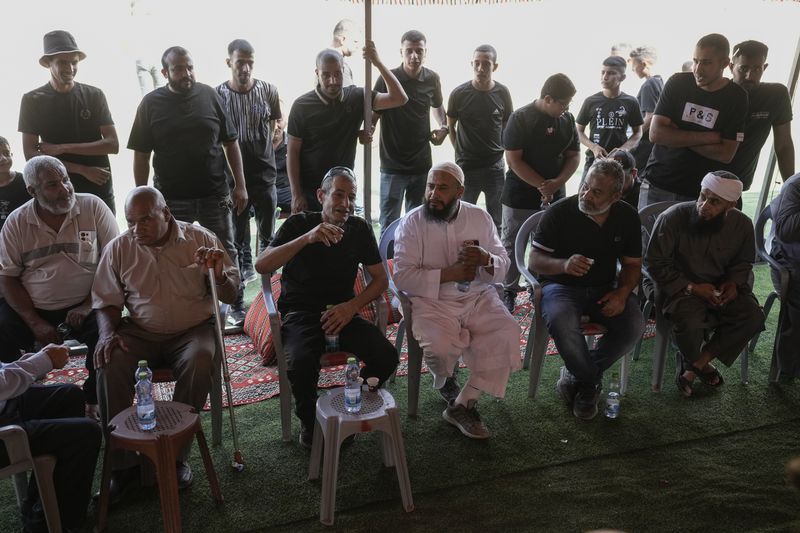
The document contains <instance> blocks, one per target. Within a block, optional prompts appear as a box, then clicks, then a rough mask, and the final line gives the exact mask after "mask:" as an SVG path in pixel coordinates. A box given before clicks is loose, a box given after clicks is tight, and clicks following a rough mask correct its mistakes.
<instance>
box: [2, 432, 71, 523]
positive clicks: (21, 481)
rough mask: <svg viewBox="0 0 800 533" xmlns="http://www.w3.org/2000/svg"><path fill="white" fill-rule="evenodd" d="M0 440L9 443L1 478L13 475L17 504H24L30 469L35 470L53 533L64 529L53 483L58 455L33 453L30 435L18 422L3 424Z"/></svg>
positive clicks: (43, 505)
mask: <svg viewBox="0 0 800 533" xmlns="http://www.w3.org/2000/svg"><path fill="white" fill-rule="evenodd" d="M0 440H2V441H3V443H4V444H5V446H6V452H7V453H8V459H9V465H8V466H6V467H3V468H0V479H5V478H8V477H12V476H13V477H14V489H15V491H16V494H17V505H19V506H21V505H22V500H23V498H24V495H25V493H26V492H27V490H28V479H27V472H28V470H33V475H34V476H35V477H36V486H37V487H38V489H39V498H40V499H41V502H42V508H43V509H44V516H45V519H46V520H47V527H48V529H49V530H50V533H61V517H60V515H59V514H58V500H57V498H56V489H55V486H54V485H53V469H54V468H55V466H56V458H55V457H53V456H52V455H39V456H36V457H33V456H32V455H31V450H30V447H29V446H28V435H27V434H26V433H25V430H24V429H22V428H21V427H20V426H17V425H8V426H3V427H0Z"/></svg>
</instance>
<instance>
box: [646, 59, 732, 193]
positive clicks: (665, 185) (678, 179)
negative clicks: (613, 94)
mask: <svg viewBox="0 0 800 533" xmlns="http://www.w3.org/2000/svg"><path fill="white" fill-rule="evenodd" d="M655 114H656V115H661V116H664V117H667V118H669V119H670V120H671V121H672V123H673V124H674V125H676V126H677V127H678V128H680V129H681V130H685V131H703V132H705V131H717V132H719V133H720V135H721V136H722V138H723V139H728V140H733V141H738V142H741V141H742V140H743V138H744V126H745V118H746V116H747V93H746V92H745V90H744V89H742V88H741V87H739V86H738V85H736V84H735V83H733V82H732V81H731V82H729V83H728V84H727V85H725V86H724V87H722V88H721V89H717V90H716V91H713V92H709V91H705V90H703V89H701V88H700V87H698V86H697V83H695V79H694V75H693V74H692V73H691V72H679V73H677V74H673V75H672V77H670V79H669V80H668V81H667V83H666V85H664V91H663V92H662V93H661V98H660V99H659V100H658V105H657V106H656V111H655ZM720 168H723V164H722V163H720V162H719V161H714V160H713V159H708V158H706V157H703V156H702V155H700V154H698V153H697V152H694V151H692V150H690V149H689V148H674V147H669V146H665V145H663V144H655V145H653V151H652V152H651V153H650V159H649V160H648V161H647V168H645V170H644V172H643V173H642V174H643V175H642V177H643V178H644V179H646V180H647V181H649V182H650V183H652V184H653V185H655V186H656V187H658V188H660V189H664V190H666V191H669V192H673V193H676V194H680V195H683V196H690V197H697V195H698V194H700V182H701V181H702V179H703V176H705V175H706V174H707V173H709V172H712V171H714V170H719V169H720Z"/></svg>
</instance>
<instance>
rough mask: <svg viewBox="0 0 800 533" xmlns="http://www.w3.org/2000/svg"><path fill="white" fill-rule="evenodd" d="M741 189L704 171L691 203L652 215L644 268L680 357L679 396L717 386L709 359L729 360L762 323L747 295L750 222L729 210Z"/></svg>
mask: <svg viewBox="0 0 800 533" xmlns="http://www.w3.org/2000/svg"><path fill="white" fill-rule="evenodd" d="M741 194H742V182H741V181H740V180H739V178H737V177H736V176H735V175H734V174H731V173H730V172H727V171H724V170H718V171H714V172H709V173H708V174H706V175H705V177H704V178H703V180H702V182H701V190H700V196H699V198H698V199H697V202H684V203H680V204H677V205H674V206H673V207H671V208H669V209H668V210H667V211H665V212H664V213H662V214H661V216H659V217H658V220H656V224H655V227H654V229H653V233H652V237H651V239H650V244H649V246H648V247H647V264H648V272H649V274H650V276H651V277H652V278H653V280H654V281H655V283H656V287H657V289H658V290H659V291H660V292H661V295H662V297H663V298H664V303H663V311H664V314H665V316H666V317H667V318H669V319H670V320H671V321H672V332H673V335H674V336H675V343H676V344H677V345H678V349H679V350H680V352H681V354H682V356H683V360H682V365H681V368H680V369H679V370H678V373H677V375H676V385H677V386H678V390H679V391H680V392H681V393H682V394H683V395H684V396H691V395H692V394H693V393H694V391H695V383H696V382H698V381H699V382H701V383H703V384H704V385H706V386H709V387H718V386H720V385H722V383H723V378H722V374H720V372H719V370H718V369H717V368H715V367H714V366H713V365H712V364H711V363H712V361H713V360H714V359H717V360H719V361H720V362H722V363H723V364H724V365H725V366H731V365H732V364H733V362H734V361H735V360H736V358H737V357H738V355H739V353H740V352H741V351H742V349H743V348H744V347H745V345H746V344H747V343H748V342H749V341H750V338H751V337H752V336H753V335H755V334H756V333H757V332H759V331H762V330H763V329H764V313H763V311H762V310H761V307H760V306H759V305H758V302H757V301H756V299H755V297H754V296H753V293H752V290H753V262H754V261H755V235H754V231H753V222H752V221H751V220H750V218H748V217H747V215H745V214H744V213H742V212H741V211H739V210H738V209H736V202H737V201H738V200H739V198H740V197H741ZM707 334H710V335H707ZM706 337H708V340H705V339H706Z"/></svg>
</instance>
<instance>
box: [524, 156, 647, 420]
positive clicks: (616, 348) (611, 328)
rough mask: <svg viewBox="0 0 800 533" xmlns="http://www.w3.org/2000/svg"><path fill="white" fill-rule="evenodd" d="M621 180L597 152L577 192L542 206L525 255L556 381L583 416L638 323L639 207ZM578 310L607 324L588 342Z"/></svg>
mask: <svg viewBox="0 0 800 533" xmlns="http://www.w3.org/2000/svg"><path fill="white" fill-rule="evenodd" d="M623 180H624V174H623V171H622V167H621V166H620V164H619V163H617V162H616V161H612V160H609V159H605V158H604V159H599V160H597V161H596V162H595V164H594V165H593V166H592V167H591V168H590V169H589V173H588V174H587V175H586V180H585V181H584V183H583V185H582V186H581V190H580V193H579V194H577V195H576V196H571V197H569V198H567V199H565V200H564V201H562V202H558V203H557V204H555V205H554V206H553V207H551V208H550V209H549V210H548V211H547V212H546V213H545V214H544V216H543V217H542V220H541V222H540V223H539V228H538V229H537V230H536V234H535V236H534V239H533V247H532V248H531V254H530V259H529V261H528V266H529V268H530V269H531V271H535V272H537V273H538V274H539V279H540V281H541V282H542V309H541V313H542V316H543V317H544V319H545V322H546V323H547V329H548V330H549V331H550V335H551V336H552V337H553V341H554V342H555V344H556V348H558V353H559V354H560V355H561V357H562V359H563V360H564V364H565V365H566V367H562V369H561V375H560V379H559V380H558V383H557V384H556V389H557V391H558V393H559V394H560V396H561V398H562V399H563V400H564V402H565V403H566V404H567V406H568V407H570V408H571V409H572V412H573V414H574V415H575V416H576V417H578V418H582V419H584V420H589V419H591V418H594V416H595V415H597V401H598V400H599V398H600V390H601V388H602V387H601V384H602V380H603V372H605V370H606V369H608V368H609V367H610V366H611V365H613V364H614V362H615V361H616V360H617V359H619V358H620V357H623V356H624V355H625V354H626V353H627V352H629V351H630V350H631V349H632V348H633V346H634V344H636V341H637V339H639V338H640V337H641V336H642V331H643V330H644V319H643V318H642V313H641V311H639V305H638V303H637V299H636V297H635V295H634V294H633V292H632V291H633V290H634V289H635V288H636V287H637V286H638V284H639V278H640V277H641V273H642V241H641V236H640V232H639V227H640V224H639V215H638V214H637V213H636V210H635V209H634V208H633V207H631V206H630V205H628V204H627V203H625V202H620V201H619V200H620V198H621V197H622V184H623ZM617 262H619V263H620V265H621V267H622V268H621V269H620V270H619V274H618V273H617ZM584 315H587V316H588V317H589V320H590V321H592V322H597V323H599V324H602V325H603V326H605V327H606V329H607V330H608V331H606V333H605V334H603V336H602V338H601V339H600V340H599V341H598V343H597V347H596V348H594V349H591V350H590V349H589V347H588V346H587V345H586V341H585V339H584V338H583V335H581V328H580V320H581V316H584Z"/></svg>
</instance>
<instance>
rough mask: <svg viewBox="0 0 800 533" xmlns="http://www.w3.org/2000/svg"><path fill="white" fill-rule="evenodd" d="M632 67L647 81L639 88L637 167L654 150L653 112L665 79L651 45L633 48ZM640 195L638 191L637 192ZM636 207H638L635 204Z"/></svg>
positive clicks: (643, 165)
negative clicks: (641, 121)
mask: <svg viewBox="0 0 800 533" xmlns="http://www.w3.org/2000/svg"><path fill="white" fill-rule="evenodd" d="M630 56H631V58H630V62H631V69H632V70H633V72H634V73H635V74H636V75H637V76H638V77H639V78H644V79H645V81H644V83H642V86H641V87H640V88H639V93H638V94H637V95H636V99H637V100H638V101H639V110H640V111H641V112H642V119H644V122H643V123H642V138H641V139H640V140H639V144H637V145H636V146H635V147H634V148H633V150H631V153H632V154H633V156H634V157H635V158H636V168H644V167H645V166H647V160H648V159H649V158H650V152H652V151H653V143H651V142H650V123H651V122H652V121H653V113H654V112H655V110H656V104H658V99H659V97H660V96H661V92H662V91H663V90H664V80H663V79H662V78H661V76H659V75H658V74H654V73H653V65H655V63H656V61H657V60H658V55H657V54H656V51H655V49H654V48H652V47H650V46H640V47H639V48H635V49H633V50H631V53H630ZM637 197H638V192H637ZM634 207H636V206H635V205H634Z"/></svg>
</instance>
